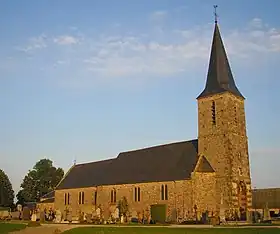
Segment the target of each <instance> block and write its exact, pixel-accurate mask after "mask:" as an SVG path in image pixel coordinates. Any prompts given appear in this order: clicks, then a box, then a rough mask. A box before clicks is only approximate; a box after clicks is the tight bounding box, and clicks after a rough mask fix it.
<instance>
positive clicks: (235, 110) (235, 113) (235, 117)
mask: <svg viewBox="0 0 280 234" xmlns="http://www.w3.org/2000/svg"><path fill="white" fill-rule="evenodd" d="M234 123H235V124H237V108H236V106H234Z"/></svg>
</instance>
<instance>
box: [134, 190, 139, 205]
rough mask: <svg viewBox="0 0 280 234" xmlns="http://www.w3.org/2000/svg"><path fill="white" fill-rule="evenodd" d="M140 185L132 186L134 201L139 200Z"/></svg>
mask: <svg viewBox="0 0 280 234" xmlns="http://www.w3.org/2000/svg"><path fill="white" fill-rule="evenodd" d="M140 196H141V195H140V187H136V188H134V201H136V202H140Z"/></svg>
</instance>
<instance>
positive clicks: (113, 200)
mask: <svg viewBox="0 0 280 234" xmlns="http://www.w3.org/2000/svg"><path fill="white" fill-rule="evenodd" d="M116 202H117V192H116V189H113V190H111V203H116Z"/></svg>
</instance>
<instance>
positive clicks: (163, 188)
mask: <svg viewBox="0 0 280 234" xmlns="http://www.w3.org/2000/svg"><path fill="white" fill-rule="evenodd" d="M161 200H168V189H167V184H165V185H161Z"/></svg>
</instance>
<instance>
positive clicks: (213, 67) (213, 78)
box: [197, 15, 244, 99]
mask: <svg viewBox="0 0 280 234" xmlns="http://www.w3.org/2000/svg"><path fill="white" fill-rule="evenodd" d="M226 91H228V92H231V93H232V94H234V95H236V96H238V97H241V98H243V99H244V97H243V96H242V94H241V93H240V92H239V90H238V88H237V87H236V85H235V82H234V79H233V76H232V72H231V69H230V65H229V62H228V59H227V55H226V51H225V47H224V44H223V41H222V38H221V34H220V30H219V26H218V23H217V15H215V29H214V35H213V41H212V48H211V54H210V61H209V68H208V74H207V81H206V85H205V88H204V90H203V91H202V93H201V94H200V95H199V96H198V97H197V99H198V98H202V97H206V96H210V95H214V94H218V93H223V92H226Z"/></svg>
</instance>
